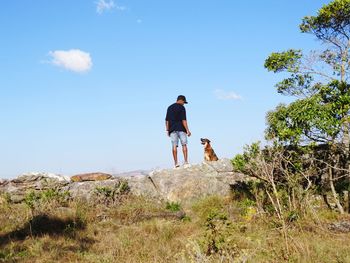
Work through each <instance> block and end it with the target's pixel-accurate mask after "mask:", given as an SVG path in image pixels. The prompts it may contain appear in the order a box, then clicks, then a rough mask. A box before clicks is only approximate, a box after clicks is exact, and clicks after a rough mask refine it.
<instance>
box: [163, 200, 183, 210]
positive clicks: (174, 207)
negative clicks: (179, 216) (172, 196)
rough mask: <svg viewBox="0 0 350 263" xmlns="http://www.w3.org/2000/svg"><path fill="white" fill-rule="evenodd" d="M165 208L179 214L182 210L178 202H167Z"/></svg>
mask: <svg viewBox="0 0 350 263" xmlns="http://www.w3.org/2000/svg"><path fill="white" fill-rule="evenodd" d="M165 208H166V209H167V210H170V211H172V212H177V211H180V210H181V205H180V203H178V202H167V203H166V207H165Z"/></svg>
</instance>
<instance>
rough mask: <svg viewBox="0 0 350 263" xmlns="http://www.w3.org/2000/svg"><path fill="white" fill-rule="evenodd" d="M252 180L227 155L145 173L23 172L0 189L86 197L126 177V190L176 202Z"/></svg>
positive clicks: (226, 191) (17, 197)
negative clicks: (51, 191)
mask: <svg viewBox="0 0 350 263" xmlns="http://www.w3.org/2000/svg"><path fill="white" fill-rule="evenodd" d="M248 180H252V179H251V178H250V177H248V176H246V175H244V174H240V173H235V172H233V167H232V164H231V161H230V160H229V159H221V160H219V161H216V162H203V163H201V164H197V165H191V166H189V167H180V168H176V169H165V170H157V171H153V172H151V173H149V174H146V175H145V174H143V173H131V174H128V175H126V174H124V175H123V176H122V177H112V176H111V175H109V174H104V173H93V174H82V175H77V176H73V177H72V178H71V181H70V180H69V178H66V177H64V176H59V175H53V174H40V173H36V174H33V173H32V174H27V175H22V176H20V177H18V178H16V179H14V180H12V181H8V182H5V183H3V184H0V192H1V191H2V192H7V193H9V194H10V195H11V198H12V200H14V201H16V202H19V201H21V200H23V197H24V195H25V193H26V192H27V191H28V190H36V191H39V190H44V189H47V188H50V187H51V188H52V187H54V188H57V187H59V188H60V189H61V190H62V191H69V192H70V194H71V197H72V198H83V199H86V200H89V199H90V198H91V197H92V196H93V195H94V193H95V192H96V189H97V188H98V187H108V188H111V189H113V188H115V187H116V186H118V184H119V183H120V182H121V181H126V182H127V183H128V186H129V192H130V193H131V194H134V195H139V196H140V195H141V196H145V197H148V198H153V199H157V200H164V201H170V202H180V203H182V204H187V203H191V202H192V201H194V200H196V199H199V198H202V197H204V196H208V195H219V196H228V195H230V194H231V192H232V189H234V186H235V185H237V184H239V183H242V182H246V181H248Z"/></svg>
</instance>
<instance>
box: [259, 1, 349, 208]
mask: <svg viewBox="0 0 350 263" xmlns="http://www.w3.org/2000/svg"><path fill="white" fill-rule="evenodd" d="M349 10H350V1H349V0H334V1H332V2H330V3H329V4H327V5H324V6H323V7H322V8H321V9H320V10H319V11H318V13H317V15H316V16H308V17H305V18H304V19H303V21H302V24H301V25H300V29H301V32H303V33H308V34H311V35H313V36H314V37H316V38H317V39H318V40H319V41H320V42H321V43H322V47H323V49H322V50H317V51H311V52H310V53H309V54H304V53H303V52H302V51H301V50H293V49H291V50H288V51H285V52H278V53H272V54H271V55H270V56H269V57H268V58H267V59H266V61H265V67H266V68H267V69H268V70H269V71H272V72H274V73H278V72H283V73H284V74H286V75H287V76H288V77H287V78H285V79H283V80H282V81H280V82H279V83H277V85H276V87H277V90H278V92H279V93H281V94H283V95H287V96H294V97H296V98H297V99H296V100H295V101H294V102H292V103H290V104H289V105H284V104H281V105H279V106H278V107H277V108H276V109H275V110H274V111H271V112H269V113H268V114H267V123H268V128H267V132H266V135H267V138H268V139H269V140H273V141H275V142H278V143H280V144H282V145H285V146H293V147H294V149H298V148H299V150H300V149H301V148H302V149H303V150H304V151H305V150H307V149H308V150H309V153H310V154H311V155H312V158H313V161H314V162H315V163H313V164H312V165H313V166H314V168H315V169H317V170H318V174H319V175H320V176H323V175H324V176H326V177H327V178H320V180H322V181H323V183H324V184H323V185H319V186H321V188H322V189H321V191H323V192H324V193H326V192H328V191H327V190H328V189H329V190H330V191H331V193H332V198H333V199H334V201H335V203H336V207H337V210H338V211H339V212H340V213H344V212H345V209H344V206H347V210H348V212H350V205H349V204H350V198H349V197H350V195H349V193H350V134H349V123H350V115H349V110H350V84H349V83H348V81H349V77H350V71H349V67H350V54H349V50H350V15H349V12H348V11H349ZM305 146H307V147H305ZM317 146H318V147H317ZM321 148H323V151H321ZM327 188H328V189H327ZM344 192H347V195H348V196H347V197H345V196H344ZM346 202H347V203H346Z"/></svg>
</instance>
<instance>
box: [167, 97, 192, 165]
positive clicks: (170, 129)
mask: <svg viewBox="0 0 350 263" xmlns="http://www.w3.org/2000/svg"><path fill="white" fill-rule="evenodd" d="M185 104H187V100H186V97H185V96H183V95H180V96H178V97H177V101H176V103H174V104H172V105H170V106H169V107H168V110H167V114H166V118H165V126H166V132H167V134H168V136H169V137H170V138H171V143H172V151H173V157H174V162H175V168H178V167H179V166H180V165H179V162H178V159H177V147H178V146H179V141H180V142H181V145H182V152H183V155H184V160H185V163H184V165H188V150H187V136H188V137H190V136H191V132H190V130H189V128H188V125H187V119H186V108H185V106H184V105H185Z"/></svg>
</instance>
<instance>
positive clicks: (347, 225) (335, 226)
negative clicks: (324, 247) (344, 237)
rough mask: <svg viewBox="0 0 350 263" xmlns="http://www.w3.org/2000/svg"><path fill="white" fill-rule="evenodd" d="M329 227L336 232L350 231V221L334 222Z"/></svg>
mask: <svg viewBox="0 0 350 263" xmlns="http://www.w3.org/2000/svg"><path fill="white" fill-rule="evenodd" d="M328 228H329V229H330V230H332V231H334V232H339V233H350V221H340V222H334V223H331V224H330V225H329V227H328Z"/></svg>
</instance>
